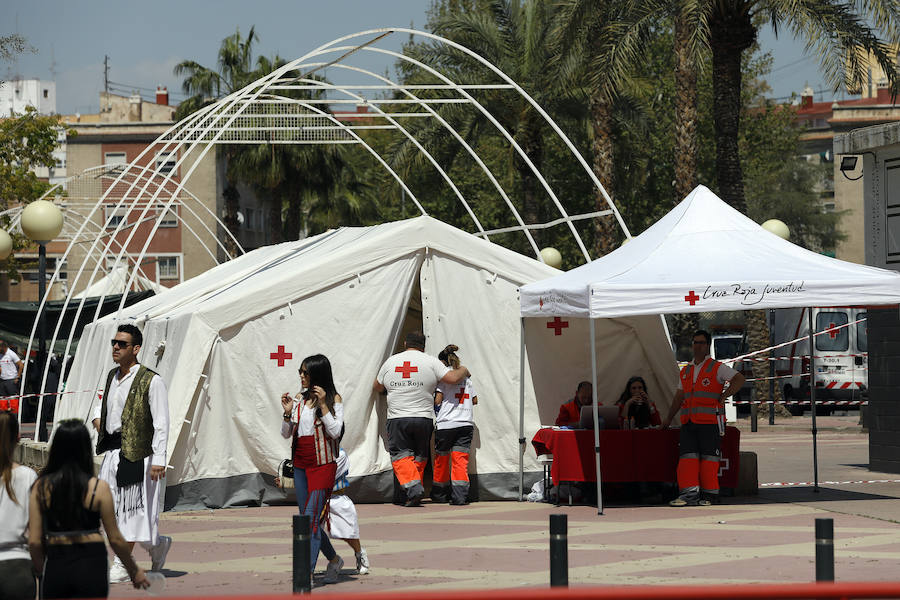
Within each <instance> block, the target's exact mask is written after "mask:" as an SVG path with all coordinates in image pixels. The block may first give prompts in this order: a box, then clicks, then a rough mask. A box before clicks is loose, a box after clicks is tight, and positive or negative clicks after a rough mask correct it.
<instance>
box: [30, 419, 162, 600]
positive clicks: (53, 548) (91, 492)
mask: <svg viewBox="0 0 900 600" xmlns="http://www.w3.org/2000/svg"><path fill="white" fill-rule="evenodd" d="M30 502H31V504H30V510H29V512H30V514H29V517H28V518H29V523H28V547H29V550H30V551H31V560H32V563H33V564H34V567H35V570H36V571H37V570H41V571H42V574H43V576H42V577H41V584H40V597H41V598H105V597H106V596H107V595H108V593H109V579H108V576H107V568H108V566H107V558H106V545H105V544H104V543H103V535H102V534H101V533H100V523H101V521H102V522H103V529H104V530H105V531H106V537H107V538H109V544H110V546H112V548H113V550H114V551H115V553H116V555H117V556H118V557H119V559H120V560H121V561H122V563H123V564H124V565H125V569H126V571H127V572H128V575H129V577H130V578H131V582H132V583H133V584H134V587H136V588H146V587H148V586H149V585H150V582H149V581H148V580H147V576H146V574H145V573H144V570H143V569H141V568H139V567H138V566H137V563H135V562H134V558H133V557H132V556H131V547H130V546H129V544H128V542H126V541H125V538H124V537H122V533H121V532H120V531H119V526H118V525H117V524H116V515H115V509H114V505H113V498H112V493H111V492H110V490H109V485H108V484H107V483H106V482H105V481H103V480H101V479H99V478H98V477H94V460H93V452H92V451H91V436H90V434H88V430H87V428H86V427H85V426H84V423H82V422H81V421H80V420H78V419H68V420H65V421H62V422H60V424H59V427H58V428H57V430H56V433H55V434H54V435H53V441H52V443H51V444H50V454H49V456H48V459H47V466H46V467H45V468H44V470H43V471H42V472H41V476H40V477H39V478H38V480H37V481H36V482H35V484H34V486H32V488H31V500H30Z"/></svg>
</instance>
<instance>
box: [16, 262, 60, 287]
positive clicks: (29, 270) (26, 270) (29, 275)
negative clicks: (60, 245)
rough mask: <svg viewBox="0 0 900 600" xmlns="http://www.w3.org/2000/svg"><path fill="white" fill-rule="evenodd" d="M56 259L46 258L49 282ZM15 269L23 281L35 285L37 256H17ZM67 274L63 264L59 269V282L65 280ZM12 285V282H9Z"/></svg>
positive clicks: (54, 268)
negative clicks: (31, 282)
mask: <svg viewBox="0 0 900 600" xmlns="http://www.w3.org/2000/svg"><path fill="white" fill-rule="evenodd" d="M56 260H57V259H56V258H55V257H52V256H48V257H47V270H46V273H47V281H50V278H51V277H53V272H54V271H55V270H56ZM16 264H17V269H18V271H19V274H20V275H22V279H24V280H25V281H33V282H35V283H37V280H38V257H37V255H25V256H21V255H20V256H19V257H18V258H17V259H16ZM67 276H68V273H67V272H66V263H65V262H63V263H62V265H61V266H60V269H59V277H58V279H59V280H65V279H67ZM10 283H12V281H10Z"/></svg>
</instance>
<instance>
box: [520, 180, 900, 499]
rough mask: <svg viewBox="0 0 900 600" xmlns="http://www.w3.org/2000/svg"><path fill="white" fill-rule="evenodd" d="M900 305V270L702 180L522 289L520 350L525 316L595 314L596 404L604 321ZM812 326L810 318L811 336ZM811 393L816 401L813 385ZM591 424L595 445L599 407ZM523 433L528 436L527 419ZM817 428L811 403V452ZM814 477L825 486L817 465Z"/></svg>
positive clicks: (592, 320) (591, 317) (592, 329)
mask: <svg viewBox="0 0 900 600" xmlns="http://www.w3.org/2000/svg"><path fill="white" fill-rule="evenodd" d="M898 302H900V273H896V272H894V271H888V270H885V269H878V268H875V267H868V266H865V265H858V264H854V263H849V262H845V261H841V260H837V259H834V258H829V257H827V256H823V255H821V254H817V253H815V252H811V251H809V250H806V249H804V248H801V247H799V246H797V245H795V244H792V243H790V242H788V241H785V240H783V239H781V238H780V237H778V236H776V235H774V234H772V233H769V232H768V231H766V230H764V229H763V228H762V227H760V226H759V225H757V224H756V222H754V221H753V220H752V219H749V218H748V217H746V216H744V215H743V214H741V213H740V212H738V211H736V210H735V209H733V208H731V207H730V206H728V205H727V204H726V203H725V202H723V201H722V200H721V199H719V198H718V197H717V196H716V195H715V194H713V193H712V192H711V191H710V190H709V189H708V188H706V187H704V186H698V187H697V188H696V189H694V191H693V192H691V193H690V194H689V195H688V197H687V198H685V199H684V200H683V201H682V202H681V203H680V204H679V205H678V206H676V207H675V208H674V209H672V211H671V212H669V213H668V214H667V215H666V216H664V217H663V218H662V219H660V220H659V221H658V222H656V223H655V224H654V225H653V226H651V227H649V228H648V229H647V230H646V231H645V232H643V233H642V234H641V235H639V236H637V237H635V238H632V239H631V240H630V241H629V242H628V243H627V244H624V245H623V246H621V247H620V248H618V249H616V250H615V251H614V252H611V253H610V254H608V255H606V256H604V257H602V258H599V259H597V260H595V261H593V262H590V263H587V264H585V265H582V266H580V267H578V268H575V269H572V270H571V271H568V272H566V273H563V274H561V275H557V276H555V277H551V278H549V279H545V280H543V281H538V282H536V283H532V284H529V285H526V286H523V287H522V288H521V290H520V303H521V316H522V318H523V336H522V352H523V355H524V352H525V335H524V330H525V324H524V323H525V319H528V318H548V317H551V318H552V317H568V318H573V319H575V318H581V319H588V320H589V321H590V327H589V331H590V344H591V363H592V365H591V367H592V369H591V371H592V378H593V382H594V406H595V407H596V405H597V368H596V352H595V343H596V340H595V335H596V334H595V321H596V320H597V319H607V318H619V317H625V316H635V315H654V314H665V313H690V312H708V311H725V310H759V309H767V308H793V307H811V306H842V305H847V304H861V305H883V304H896V303H898ZM810 314H811V311H810ZM813 332H814V329H813V326H812V323H810V336H812V335H813ZM810 348H813V345H812V344H810ZM813 358H814V357H813V356H810V372H814V369H815V365H814V360H813ZM810 393H811V401H812V402H813V403H814V402H815V386H814V385H811V386H810ZM594 431H595V433H594V440H595V444H594V446H595V448H598V447H599V435H600V434H599V431H598V430H597V413H596V408H595V411H594ZM519 433H520V435H519V437H520V438H521V437H522V436H523V435H524V431H523V425H522V423H521V421H520V432H519ZM815 434H816V429H815V410H813V451H814V453H815V440H816V438H815ZM523 451H524V449H523ZM597 454H599V449H597ZM597 459H598V460H597V498H598V511H599V512H600V513H601V514H602V512H603V502H602V497H601V495H600V461H599V456H598V457H597ZM815 476H816V482H817V483H818V471H817V472H816V475H815Z"/></svg>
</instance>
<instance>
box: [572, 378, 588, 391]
mask: <svg viewBox="0 0 900 600" xmlns="http://www.w3.org/2000/svg"><path fill="white" fill-rule="evenodd" d="M587 385H591V382H590V381H581V382H579V383H578V387H577V388H575V391H576V392H580V391H581V388H583V387H585V386H587Z"/></svg>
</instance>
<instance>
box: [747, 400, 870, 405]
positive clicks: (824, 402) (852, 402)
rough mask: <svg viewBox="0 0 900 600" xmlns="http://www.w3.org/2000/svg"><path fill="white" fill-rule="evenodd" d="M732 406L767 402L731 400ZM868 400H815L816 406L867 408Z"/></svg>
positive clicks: (792, 402)
mask: <svg viewBox="0 0 900 600" xmlns="http://www.w3.org/2000/svg"><path fill="white" fill-rule="evenodd" d="M732 403H733V404H769V401H768V400H733V401H732ZM809 403H810V401H809V400H782V401H781V402H778V403H777V404H809ZM868 404H869V401H868V400H816V406H857V405H858V406H867V405H868Z"/></svg>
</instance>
